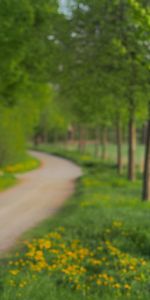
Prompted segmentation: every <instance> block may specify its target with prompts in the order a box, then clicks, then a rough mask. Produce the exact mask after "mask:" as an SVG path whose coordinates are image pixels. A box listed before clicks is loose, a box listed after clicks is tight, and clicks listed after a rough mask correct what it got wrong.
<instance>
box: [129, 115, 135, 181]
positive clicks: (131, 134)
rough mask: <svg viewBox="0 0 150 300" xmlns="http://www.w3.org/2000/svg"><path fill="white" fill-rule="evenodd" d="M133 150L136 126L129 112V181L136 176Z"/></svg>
mask: <svg viewBox="0 0 150 300" xmlns="http://www.w3.org/2000/svg"><path fill="white" fill-rule="evenodd" d="M135 151H136V127H135V121H134V115H133V114H131V116H130V120H129V153H128V179H129V180H130V181H134V180H135V177H136V165H135Z"/></svg>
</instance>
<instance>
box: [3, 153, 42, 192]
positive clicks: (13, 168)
mask: <svg viewBox="0 0 150 300" xmlns="http://www.w3.org/2000/svg"><path fill="white" fill-rule="evenodd" d="M39 166H40V161H39V160H38V159H37V158H35V157H32V156H31V155H28V154H26V155H24V156H23V157H22V158H21V159H20V161H19V162H18V163H15V164H12V165H7V166H5V167H3V168H1V169H0V191H3V190H5V189H7V188H9V187H11V186H13V185H15V184H16V183H17V182H18V179H17V177H16V176H17V174H21V173H25V172H27V171H31V170H34V169H36V168H38V167H39Z"/></svg>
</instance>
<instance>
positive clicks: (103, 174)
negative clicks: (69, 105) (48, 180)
mask: <svg viewBox="0 0 150 300" xmlns="http://www.w3.org/2000/svg"><path fill="white" fill-rule="evenodd" d="M44 150H45V151H47V152H48V151H49V148H48V147H46V146H44ZM55 152H57V154H58V153H60V151H58V150H57V151H56V149H55ZM61 155H63V156H65V157H69V158H71V157H72V159H73V160H74V161H77V162H78V163H80V164H81V165H82V167H83V169H84V176H83V177H82V178H81V179H80V180H79V181H78V183H77V188H76V193H75V195H74V196H73V197H72V198H71V199H70V201H68V202H67V203H66V205H65V206H64V207H63V209H62V210H61V211H60V212H59V213H58V214H57V215H56V216H55V217H53V218H52V219H51V218H50V219H47V220H46V221H44V222H43V223H41V224H40V225H39V226H37V227H36V228H34V229H32V230H30V231H29V232H27V233H26V234H25V235H24V237H23V240H24V241H23V242H22V243H21V245H20V247H19V248H18V249H17V250H16V254H14V253H12V255H10V256H9V257H8V258H7V257H6V258H5V259H2V260H1V274H2V279H1V283H0V287H1V290H0V291H1V298H0V299H2V300H17V299H21V300H28V299H32V300H43V299H44V300H54V299H55V300H64V299H65V300H77V299H78V300H81V299H87V300H98V299H102V300H110V299H112V300H116V299H120V300H124V299H133V300H134V299H136V300H137V299H142V300H148V299H149V293H150V284H149V278H150V262H149V259H150V251H149V249H150V233H149V231H148V228H149V227H150V218H149V213H150V204H149V203H142V202H141V201H140V194H141V180H140V179H138V180H137V181H136V182H135V183H132V184H131V183H130V182H128V181H127V180H126V178H125V177H124V176H122V177H118V176H117V173H116V169H115V167H114V165H112V164H106V163H105V164H104V163H102V162H98V161H96V160H95V159H94V160H93V158H92V157H91V156H89V155H84V156H83V155H82V156H80V155H79V154H77V153H74V152H68V153H66V152H63V151H61Z"/></svg>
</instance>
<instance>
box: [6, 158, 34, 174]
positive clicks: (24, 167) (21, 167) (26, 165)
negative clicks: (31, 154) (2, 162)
mask: <svg viewBox="0 0 150 300" xmlns="http://www.w3.org/2000/svg"><path fill="white" fill-rule="evenodd" d="M37 165H38V162H37V160H34V159H29V160H27V161H24V162H22V163H18V164H13V165H8V166H7V167H5V168H4V169H3V171H4V172H6V173H21V172H25V171H28V170H31V169H34V168H36V167H37Z"/></svg>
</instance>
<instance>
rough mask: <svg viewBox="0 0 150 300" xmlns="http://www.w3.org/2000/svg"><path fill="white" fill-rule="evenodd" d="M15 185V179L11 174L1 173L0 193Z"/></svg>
mask: <svg viewBox="0 0 150 300" xmlns="http://www.w3.org/2000/svg"><path fill="white" fill-rule="evenodd" d="M16 183H17V179H16V177H15V176H14V175H12V174H7V173H2V174H1V175H0V191H3V190H5V189H7V188H8V187H11V186H13V185H14V184H16Z"/></svg>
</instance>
